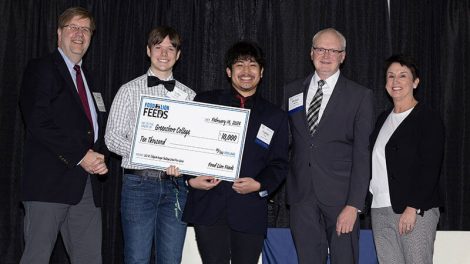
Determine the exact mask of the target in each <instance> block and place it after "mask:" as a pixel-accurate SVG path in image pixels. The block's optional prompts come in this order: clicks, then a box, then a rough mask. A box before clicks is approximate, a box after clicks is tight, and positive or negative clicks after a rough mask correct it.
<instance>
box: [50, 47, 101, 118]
mask: <svg viewBox="0 0 470 264" xmlns="http://www.w3.org/2000/svg"><path fill="white" fill-rule="evenodd" d="M53 57H54V63H55V65H56V66H57V70H58V71H59V73H60V75H61V76H62V78H63V79H64V80H65V83H66V84H67V87H68V91H69V92H70V94H71V95H72V97H73V98H74V99H75V102H76V103H77V105H78V106H77V107H78V108H79V109H80V110H81V112H82V114H83V118H85V119H86V120H88V117H87V116H86V113H85V109H83V104H82V101H81V100H80V96H79V95H78V92H77V88H76V87H75V83H74V82H73V79H72V76H70V71H69V69H68V68H67V65H66V64H65V61H64V58H62V55H61V54H60V53H59V51H58V50H56V51H54V53H53ZM90 92H91V91H90ZM93 101H94V100H93ZM88 103H90V102H88ZM92 103H93V106H95V109H96V105H95V102H92ZM87 123H88V124H89V122H87ZM98 124H99V122H98Z"/></svg>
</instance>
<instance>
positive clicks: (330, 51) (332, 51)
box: [312, 47, 344, 55]
mask: <svg viewBox="0 0 470 264" xmlns="http://www.w3.org/2000/svg"><path fill="white" fill-rule="evenodd" d="M312 49H313V51H314V52H315V53H316V54H318V55H323V54H325V53H328V54H333V55H339V54H341V53H342V52H343V51H344V50H335V49H324V48H316V47H312Z"/></svg>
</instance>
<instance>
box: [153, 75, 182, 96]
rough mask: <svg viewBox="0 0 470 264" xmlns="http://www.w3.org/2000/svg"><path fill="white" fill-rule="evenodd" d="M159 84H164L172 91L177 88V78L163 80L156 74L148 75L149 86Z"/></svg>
mask: <svg viewBox="0 0 470 264" xmlns="http://www.w3.org/2000/svg"><path fill="white" fill-rule="evenodd" d="M159 84H163V86H165V88H166V89H167V90H168V91H169V92H172V91H173V89H174V88H175V80H170V81H162V80H160V79H158V78H157V77H155V76H151V75H149V76H147V87H152V86H157V85H159Z"/></svg>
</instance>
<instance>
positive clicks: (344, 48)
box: [312, 28, 346, 50]
mask: <svg viewBox="0 0 470 264" xmlns="http://www.w3.org/2000/svg"><path fill="white" fill-rule="evenodd" d="M327 32H330V33H333V34H335V35H336V36H337V37H338V38H339V40H340V42H341V49H342V50H346V38H345V37H344V36H343V34H341V32H339V31H338V30H336V29H334V28H325V29H322V30H320V31H318V32H317V33H316V34H315V35H314V36H313V38H312V44H313V46H315V42H316V41H317V39H318V38H319V37H320V35H321V34H323V33H327Z"/></svg>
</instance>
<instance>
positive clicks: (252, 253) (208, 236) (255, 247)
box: [194, 223, 264, 264]
mask: <svg viewBox="0 0 470 264" xmlns="http://www.w3.org/2000/svg"><path fill="white" fill-rule="evenodd" d="M194 231H195V233H196V241H197V246H198V249H199V253H200V254H201V258H202V262H203V263H204V264H229V263H232V264H251V263H253V264H256V263H258V259H259V256H260V253H261V249H262V247H263V241H264V235H260V234H247V233H242V232H238V231H235V230H233V229H231V228H230V227H229V226H228V225H227V224H226V223H217V224H216V225H212V226H205V225H195V226H194ZM230 260H231V261H232V262H230Z"/></svg>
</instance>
